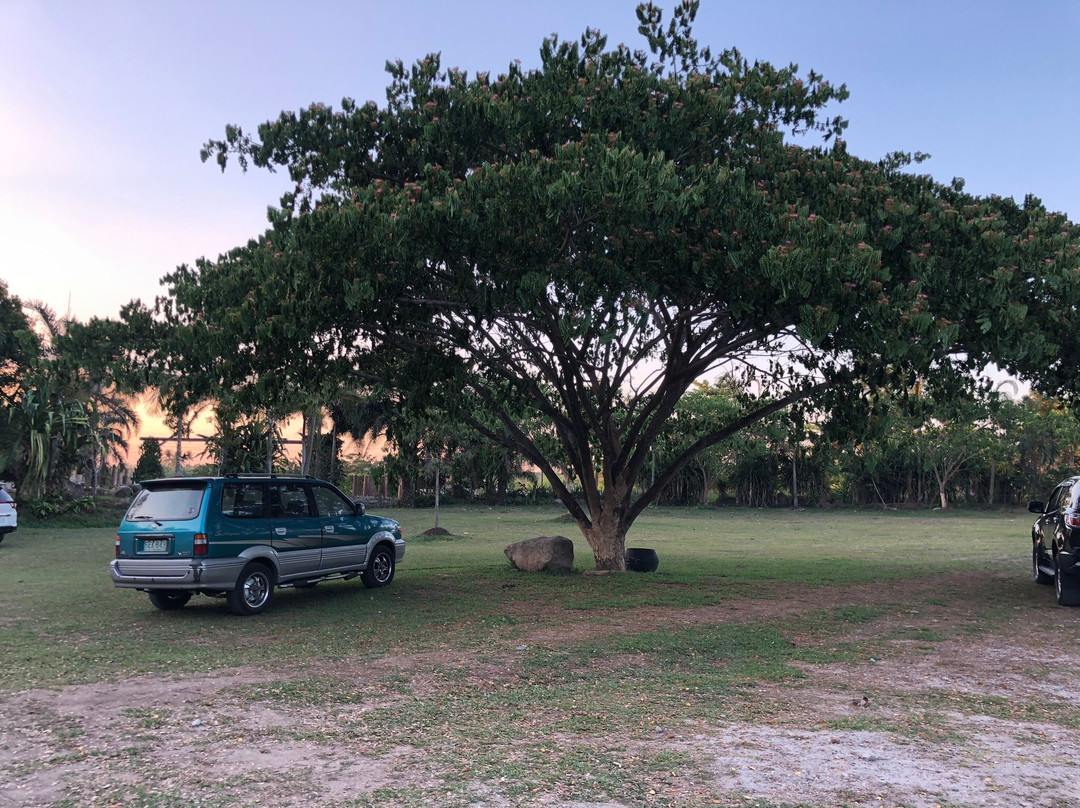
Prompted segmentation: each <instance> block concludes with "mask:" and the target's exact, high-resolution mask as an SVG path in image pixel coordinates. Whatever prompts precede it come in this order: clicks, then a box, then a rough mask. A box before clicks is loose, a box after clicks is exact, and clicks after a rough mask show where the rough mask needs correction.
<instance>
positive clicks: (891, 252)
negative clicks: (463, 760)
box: [157, 2, 1080, 570]
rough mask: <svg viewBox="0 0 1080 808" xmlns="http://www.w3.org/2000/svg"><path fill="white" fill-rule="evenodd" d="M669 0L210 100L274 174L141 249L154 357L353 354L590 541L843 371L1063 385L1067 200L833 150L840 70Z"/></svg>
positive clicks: (610, 544) (243, 147)
mask: <svg viewBox="0 0 1080 808" xmlns="http://www.w3.org/2000/svg"><path fill="white" fill-rule="evenodd" d="M696 9H697V3H696V2H684V3H682V4H680V5H679V6H678V7H677V8H676V9H675V12H674V17H673V20H672V21H671V22H670V24H666V25H665V24H664V22H663V20H662V19H661V13H660V11H659V10H658V9H657V8H656V7H654V6H653V5H652V4H646V5H643V6H641V7H639V9H638V17H639V22H640V26H639V30H640V31H641V33H642V35H643V36H644V37H645V39H646V41H647V43H648V46H649V50H650V51H651V55H650V54H649V53H646V52H644V51H638V50H630V49H629V48H627V47H624V46H619V47H616V48H608V46H607V44H606V40H605V38H604V37H603V36H601V35H600V34H599V33H598V32H595V31H588V32H586V34H585V35H584V36H582V37H581V39H580V41H578V42H573V41H560V40H558V39H557V38H555V37H553V38H551V39H548V40H546V41H545V42H544V43H543V45H542V47H541V50H540V66H539V67H538V68H536V69H532V70H526V69H524V68H522V67H521V66H520V65H519V64H518V63H517V62H515V63H513V64H511V65H509V67H508V69H507V71H506V72H505V73H504V74H502V75H499V76H497V77H496V78H492V77H491V76H490V75H489V74H487V73H477V74H475V75H472V76H470V75H469V74H467V73H466V72H464V71H461V70H459V69H457V68H453V69H449V70H445V69H444V68H443V67H442V65H441V63H440V60H439V57H438V56H437V55H431V56H428V57H426V58H424V59H422V60H420V61H418V62H416V63H415V64H414V65H412V66H411V67H409V68H407V67H405V66H404V65H403V64H402V63H400V62H397V63H389V64H388V65H387V69H388V72H389V74H390V77H391V81H390V84H389V86H388V88H387V93H386V97H387V100H386V103H385V104H384V105H382V106H380V105H378V104H376V103H374V102H368V103H366V104H362V105H361V104H356V103H354V102H353V101H352V100H349V99H346V100H344V101H343V102H342V105H341V108H340V109H338V110H335V109H332V108H330V107H327V106H325V105H322V104H315V105H313V106H311V107H308V108H306V109H303V110H300V111H299V112H286V113H283V114H282V115H281V116H280V117H279V118H277V119H276V120H273V121H269V122H267V123H265V124H262V125H261V126H259V127H258V132H257V134H255V135H252V134H249V133H248V132H245V131H244V130H243V129H242V128H240V127H238V126H229V127H227V128H226V135H225V138H224V139H223V140H221V141H211V142H210V143H208V144H207V145H206V147H205V149H204V152H203V157H204V159H216V160H217V162H218V163H219V164H220V165H221V167H222V169H224V168H225V167H226V165H227V164H228V163H229V161H230V160H234V159H235V160H238V161H239V163H240V165H241V166H243V167H244V168H245V169H246V168H247V167H248V166H250V165H254V166H257V167H262V168H266V169H269V170H274V169H275V168H283V169H285V170H287V171H288V172H289V175H290V177H291V178H292V180H293V181H294V182H295V190H294V191H292V192H290V193H288V194H287V195H286V196H285V197H284V198H283V200H282V206H281V208H280V209H276V210H273V211H271V216H270V219H271V228H270V229H269V230H268V231H267V232H266V233H265V234H264V235H263V236H262V237H261V238H259V239H257V240H253V241H252V242H250V243H249V244H248V245H245V246H243V247H239V248H237V249H236V250H234V251H233V252H231V253H230V254H228V255H226V256H222V257H221V258H220V259H219V260H217V261H202V262H199V264H198V265H197V266H195V267H193V268H191V267H181V268H180V269H178V270H177V271H176V272H175V273H173V274H172V275H170V276H168V277H167V278H166V281H167V283H168V284H169V287H170V297H169V298H167V299H162V300H159V301H158V306H157V317H158V320H159V321H161V322H166V323H168V326H169V328H170V329H172V330H174V332H175V335H176V336H175V338H174V339H175V342H174V343H173V344H175V345H178V346H181V350H180V351H179V353H182V354H184V357H183V360H182V361H180V362H179V363H178V364H177V365H176V366H179V365H182V364H184V363H186V365H187V367H188V368H190V370H191V372H193V373H194V372H199V373H203V372H205V373H206V374H208V378H210V379H211V380H212V384H214V385H224V386H226V387H230V388H235V387H243V386H245V385H248V386H250V385H251V384H253V383H255V382H256V381H258V382H260V383H264V384H265V383H267V381H266V380H274V384H275V385H279V386H280V385H300V386H303V385H305V384H308V383H309V380H317V381H318V382H319V383H320V384H331V385H336V384H342V383H347V382H348V379H349V377H350V375H351V374H364V375H365V376H375V377H380V378H381V379H382V381H383V382H385V383H388V384H390V385H391V386H392V387H393V388H395V389H398V390H400V391H401V392H402V395H403V397H405V398H411V399H413V400H417V401H423V402H424V403H425V405H430V404H431V403H432V402H435V401H438V402H441V403H442V404H443V405H444V406H447V407H451V408H456V410H457V411H458V412H459V413H460V414H461V416H462V417H464V418H466V419H469V420H470V421H471V425H472V426H473V427H474V428H475V429H477V430H478V431H479V432H481V433H482V434H484V435H486V436H487V437H489V438H491V439H492V440H495V441H498V442H500V443H502V444H504V445H506V446H508V447H511V448H513V449H514V450H516V451H517V452H519V453H520V454H521V455H523V456H524V457H525V458H526V459H527V460H528V461H529V462H530V463H532V464H534V465H535V466H536V467H538V468H539V469H540V470H541V471H542V472H543V473H544V474H545V476H546V477H547V479H548V481H549V482H550V484H551V485H552V487H553V489H554V490H555V492H556V494H557V495H558V496H559V497H560V498H561V500H562V502H563V503H564V504H565V505H566V507H567V509H568V510H569V512H570V514H571V515H572V516H573V518H574V519H575V520H576V521H577V523H578V525H579V527H580V528H581V530H582V532H583V534H584V536H585V538H586V539H587V540H588V543H589V545H590V547H591V548H592V551H593V553H594V556H595V559H596V564H597V567H598V568H602V569H613V570H621V569H623V568H624V557H623V551H624V543H625V536H626V533H627V530H628V529H629V528H630V526H631V524H632V523H633V521H634V519H635V518H636V517H637V516H638V515H639V514H641V513H642V511H643V509H644V508H645V507H646V506H647V505H648V504H649V503H650V502H652V501H654V500H655V499H656V497H657V495H658V493H659V492H660V491H662V490H663V489H664V487H665V486H666V485H667V484H668V483H669V482H670V481H671V480H672V479H673V478H674V477H675V475H677V474H678V473H679V472H680V470H681V469H683V468H684V467H685V466H686V464H688V463H689V462H690V461H691V460H693V458H694V457H695V456H696V455H697V454H698V453H700V452H701V451H703V450H705V449H707V448H708V447H710V446H713V445H715V444H716V443H718V442H719V441H721V440H723V439H725V438H726V437H729V436H731V435H734V434H736V433H738V432H739V431H740V430H743V429H745V428H746V427H748V426H750V425H752V424H754V423H756V422H758V421H760V420H761V419H763V418H765V417H767V416H769V415H771V414H773V413H775V412H778V411H779V410H781V409H783V408H785V407H790V406H793V405H805V406H811V405H812V406H813V407H814V408H816V409H817V410H818V411H820V412H827V413H833V414H837V413H840V414H843V416H844V418H845V420H846V422H847V423H850V424H854V423H857V419H858V418H859V417H861V416H862V415H863V413H864V411H865V409H866V405H865V404H864V402H863V398H864V395H863V392H862V391H864V390H874V389H877V388H880V387H890V388H893V389H897V390H902V389H906V388H910V387H911V386H912V385H913V383H914V382H915V380H916V379H923V380H924V381H925V382H927V383H931V382H938V383H941V384H943V385H952V386H954V387H955V386H956V385H958V384H961V383H962V382H963V381H964V380H965V379H968V378H969V377H970V376H969V374H970V371H972V370H975V369H978V368H981V367H982V366H983V365H984V363H985V362H986V361H987V360H989V359H993V360H996V361H997V362H998V363H999V364H1000V365H1002V366H1004V367H1005V368H1007V369H1009V370H1011V371H1014V372H1021V373H1024V374H1025V375H1027V376H1028V377H1029V378H1033V379H1035V380H1036V381H1038V382H1040V383H1042V384H1044V385H1045V386H1046V387H1048V388H1051V389H1053V390H1055V391H1057V392H1060V391H1061V390H1062V389H1063V388H1064V387H1066V386H1068V385H1070V384H1071V382H1072V378H1071V376H1072V374H1071V373H1069V372H1067V371H1069V370H1070V369H1068V368H1065V367H1064V365H1063V363H1062V362H1061V358H1062V357H1063V356H1065V355H1068V353H1067V351H1066V349H1065V346H1069V347H1072V346H1074V345H1075V343H1076V340H1077V337H1076V335H1077V334H1078V333H1080V330H1078V329H1077V328H1076V317H1077V315H1076V310H1075V304H1076V302H1077V299H1078V291H1080V288H1078V282H1077V275H1078V273H1080V268H1078V260H1077V252H1076V245H1077V234H1078V232H1077V228H1076V227H1075V226H1074V225H1072V224H1071V223H1070V222H1068V221H1067V220H1066V219H1065V218H1064V217H1062V216H1060V215H1056V214H1051V213H1048V212H1047V211H1046V210H1045V209H1044V207H1043V206H1042V205H1041V203H1039V202H1038V200H1035V199H1033V198H1029V199H1028V200H1026V201H1025V202H1024V204H1023V205H1018V204H1016V203H1015V202H1013V201H1012V200H1011V199H1002V198H998V197H990V198H982V197H976V196H972V195H969V194H966V193H965V192H964V191H963V183H962V182H960V181H954V182H953V183H951V184H948V185H943V184H940V183H937V182H935V181H934V180H932V179H931V178H930V177H929V176H925V175H917V174H915V173H912V172H910V170H909V168H910V164H911V162H912V161H911V159H910V158H909V157H907V156H905V155H903V154H894V155H890V156H887V157H885V158H883V159H880V160H877V161H868V160H863V159H859V158H857V157H855V156H853V155H851V154H849V153H848V152H847V151H846V149H845V146H844V143H843V142H842V141H841V140H840V139H839V136H840V134H841V133H842V131H843V128H844V126H845V123H844V122H843V121H842V120H841V119H840V118H839V117H835V116H833V117H830V114H831V113H830V112H829V107H830V105H831V104H833V103H835V102H838V101H842V100H843V99H844V98H845V97H846V95H847V92H846V89H845V88H844V87H843V86H836V85H833V84H830V83H828V82H827V81H825V80H824V79H823V78H822V77H821V76H819V75H817V74H816V73H814V72H812V71H811V72H809V73H806V74H804V75H801V74H800V73H799V70H798V68H797V67H796V66H795V65H791V66H788V67H782V68H777V67H774V66H772V65H771V64H768V63H764V62H755V63H750V62H749V61H748V60H746V59H745V58H744V57H743V56H742V55H741V54H740V53H739V52H738V51H736V50H725V51H723V52H720V53H718V54H714V53H713V52H711V51H710V50H709V49H707V48H701V47H699V45H698V43H697V42H696V41H695V40H694V38H693V36H692V32H691V24H692V22H693V19H694V15H695V12H696ZM813 138H817V139H818V142H819V143H820V144H821V145H814V143H813ZM717 369H721V370H723V371H724V372H728V373H737V372H742V373H744V374H745V375H746V376H747V377H752V378H753V380H754V382H755V383H754V384H753V385H752V386H748V387H747V389H749V390H753V391H755V394H754V395H752V396H751V395H747V396H746V397H745V400H744V401H743V402H742V406H741V407H740V408H739V410H738V415H737V416H736V417H733V418H732V419H731V420H729V421H727V422H726V423H723V424H712V425H710V426H709V428H708V429H707V430H705V431H703V432H702V434H700V435H699V436H698V437H697V438H696V439H695V440H693V441H690V442H688V444H687V445H686V446H685V448H684V450H683V451H682V452H681V453H679V454H678V455H676V456H674V457H672V458H671V459H670V461H669V462H668V463H667V464H666V466H665V467H664V468H658V469H656V474H655V478H654V477H652V475H651V469H650V468H649V467H648V463H649V459H650V447H651V446H652V444H653V442H654V441H655V439H656V438H657V437H658V435H659V434H660V432H661V430H662V429H663V427H664V424H665V422H666V421H667V419H668V418H669V417H670V416H671V415H672V413H673V412H674V411H675V408H676V405H677V404H678V402H679V400H680V398H681V397H682V395H683V394H684V393H685V392H686V391H687V389H688V388H689V387H690V385H691V384H693V382H694V381H695V380H696V379H699V378H702V377H703V376H704V375H705V374H707V373H709V372H710V371H716V370H717ZM523 409H524V410H525V411H528V412H529V413H530V414H531V416H532V417H533V418H538V419H541V421H542V422H544V423H547V424H550V425H551V426H550V429H549V430H540V432H539V434H538V433H537V431H535V430H527V429H524V428H522V423H523V421H522V419H521V417H520V413H521V412H522V411H523ZM474 413H475V414H477V415H476V417H474V415H473V414H474ZM529 422H530V423H531V422H533V421H532V419H530V420H529ZM551 432H553V433H554V434H555V435H556V436H557V439H558V442H559V446H560V448H559V455H560V457H561V458H562V459H561V461H560V462H562V463H568V464H569V467H570V469H571V470H572V472H573V474H574V476H575V477H576V478H577V481H578V482H579V483H580V485H581V491H582V496H581V498H580V499H579V498H578V497H576V496H575V495H574V493H573V492H572V491H571V490H570V488H569V487H568V485H567V483H566V481H565V480H564V479H563V478H562V476H560V474H559V473H558V468H557V467H556V464H555V462H553V460H552V457H551V455H550V453H549V452H545V451H544V450H543V449H542V448H541V447H542V446H543V440H546V439H547V438H549V437H550V433H551ZM542 439H543V440H542ZM647 469H648V473H647V472H646V470H647Z"/></svg>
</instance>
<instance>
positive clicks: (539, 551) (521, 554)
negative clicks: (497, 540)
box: [503, 536, 574, 572]
mask: <svg viewBox="0 0 1080 808" xmlns="http://www.w3.org/2000/svg"><path fill="white" fill-rule="evenodd" d="M503 552H504V553H506V557H507V558H508V559H510V563H511V564H513V565H514V566H515V567H517V568H518V569H519V570H523V571H524V572H540V571H541V570H549V571H550V572H569V571H570V569H571V568H572V567H573V566H574V543H573V542H572V541H570V539H568V538H566V537H565V536H537V537H536V538H535V539H526V540H525V541H519V542H514V543H513V544H510V545H507V547H506V549H505V550H503Z"/></svg>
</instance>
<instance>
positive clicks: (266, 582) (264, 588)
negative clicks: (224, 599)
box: [228, 561, 274, 616]
mask: <svg viewBox="0 0 1080 808" xmlns="http://www.w3.org/2000/svg"><path fill="white" fill-rule="evenodd" d="M273 594H274V574H273V573H272V572H271V571H270V569H269V568H268V567H267V566H266V565H265V564H260V563H258V562H256V561H252V562H251V563H250V564H248V565H247V566H246V567H244V569H243V571H242V572H241V573H240V577H239V578H237V579H236V586H234V587H233V588H232V589H231V590H230V591H229V595H228V600H229V608H230V609H232V612H233V614H239V615H244V616H248V615H254V614H260V613H262V612H264V611H266V607H267V606H269V605H270V599H271V598H272V597H273Z"/></svg>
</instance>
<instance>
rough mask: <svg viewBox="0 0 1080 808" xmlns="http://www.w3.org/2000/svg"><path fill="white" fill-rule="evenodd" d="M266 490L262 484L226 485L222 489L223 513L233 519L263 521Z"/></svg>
mask: <svg viewBox="0 0 1080 808" xmlns="http://www.w3.org/2000/svg"><path fill="white" fill-rule="evenodd" d="M265 490H266V489H265V486H263V484H262V483H226V484H225V485H224V486H223V487H222V489H221V513H222V514H223V515H224V516H228V517H230V518H232V519H262V518H263V517H264V516H266V504H265Z"/></svg>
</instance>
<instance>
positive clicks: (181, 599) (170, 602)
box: [147, 589, 191, 612]
mask: <svg viewBox="0 0 1080 808" xmlns="http://www.w3.org/2000/svg"><path fill="white" fill-rule="evenodd" d="M147 594H148V595H150V602H151V603H153V604H154V605H155V606H157V607H158V608H159V609H161V611H163V612H175V611H176V610H177V609H182V608H184V604H186V603H187V602H188V601H189V600H191V593H190V592H176V591H173V590H169V589H151V590H150V591H149V592H148V593H147Z"/></svg>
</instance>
